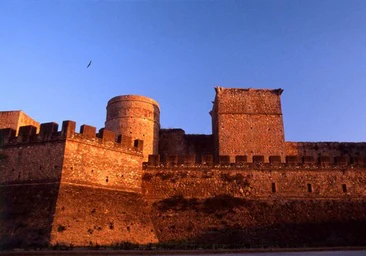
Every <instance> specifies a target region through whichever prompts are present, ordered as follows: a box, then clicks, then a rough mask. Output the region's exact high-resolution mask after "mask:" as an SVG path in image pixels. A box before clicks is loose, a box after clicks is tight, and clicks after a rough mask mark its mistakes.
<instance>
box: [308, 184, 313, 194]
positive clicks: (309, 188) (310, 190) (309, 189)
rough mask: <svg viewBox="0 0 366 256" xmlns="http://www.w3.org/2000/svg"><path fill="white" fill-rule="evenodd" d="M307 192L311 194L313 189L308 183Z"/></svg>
mask: <svg viewBox="0 0 366 256" xmlns="http://www.w3.org/2000/svg"><path fill="white" fill-rule="evenodd" d="M308 192H309V193H311V192H313V187H312V186H311V184H310V183H308Z"/></svg>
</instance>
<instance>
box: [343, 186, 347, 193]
mask: <svg viewBox="0 0 366 256" xmlns="http://www.w3.org/2000/svg"><path fill="white" fill-rule="evenodd" d="M342 190H343V192H344V193H347V185H346V184H342Z"/></svg>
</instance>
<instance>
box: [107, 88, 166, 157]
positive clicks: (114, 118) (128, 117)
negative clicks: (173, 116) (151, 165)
mask: <svg viewBox="0 0 366 256" xmlns="http://www.w3.org/2000/svg"><path fill="white" fill-rule="evenodd" d="M105 127H106V129H108V130H110V131H113V132H115V133H116V135H117V136H119V135H122V137H123V136H129V137H132V139H133V140H143V141H144V145H143V154H144V160H145V161H147V158H148V155H149V154H157V153H158V143H159V130H160V109H159V104H158V103H157V102H156V101H155V100H153V99H151V98H148V97H144V96H139V95H123V96H117V97H114V98H112V99H111V100H109V101H108V105H107V118H106V122H105Z"/></svg>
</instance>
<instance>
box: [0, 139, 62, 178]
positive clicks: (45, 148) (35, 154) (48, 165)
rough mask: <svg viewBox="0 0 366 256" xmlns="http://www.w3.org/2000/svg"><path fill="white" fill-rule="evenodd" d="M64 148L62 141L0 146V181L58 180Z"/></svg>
mask: <svg viewBox="0 0 366 256" xmlns="http://www.w3.org/2000/svg"><path fill="white" fill-rule="evenodd" d="M64 149H65V142H64V141H48V142H34V143H24V144H22V143H19V144H15V145H7V146H3V147H0V154H1V155H2V159H1V160H0V173H1V175H0V183H3V184H4V183H26V182H27V183H31V182H55V181H60V178H61V171H62V164H63V154H64Z"/></svg>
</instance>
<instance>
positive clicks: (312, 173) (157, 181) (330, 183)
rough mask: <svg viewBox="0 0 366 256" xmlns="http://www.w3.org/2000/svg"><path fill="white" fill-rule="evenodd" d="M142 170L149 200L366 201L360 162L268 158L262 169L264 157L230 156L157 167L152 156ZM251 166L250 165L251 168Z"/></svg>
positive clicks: (365, 171) (170, 160)
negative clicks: (232, 159) (222, 197)
mask: <svg viewBox="0 0 366 256" xmlns="http://www.w3.org/2000/svg"><path fill="white" fill-rule="evenodd" d="M149 159H150V161H149V162H148V163H145V165H144V167H145V168H144V174H143V193H144V195H145V196H146V197H149V198H158V199H162V198H169V197H174V196H183V197H188V198H207V197H214V196H219V195H230V196H233V197H240V198H249V199H258V198H262V199H276V198H292V199H293V198H301V199H314V198H318V199H321V198H328V199H331V198H342V199H347V198H361V197H364V196H366V188H365V187H364V184H365V182H366V166H365V164H364V163H363V162H361V160H360V159H357V162H356V158H355V159H353V163H351V161H350V160H347V159H345V158H336V160H335V162H336V163H331V162H330V159H329V158H325V157H323V158H319V159H318V160H317V161H315V160H314V158H312V157H303V158H302V159H299V158H298V157H296V156H289V157H287V158H286V159H287V162H286V163H281V162H280V157H279V156H277V157H275V156H273V157H270V159H271V163H264V159H263V156H254V157H253V160H252V161H251V163H247V162H245V161H244V159H246V157H245V156H237V162H236V163H230V161H229V157H228V156H220V162H219V163H218V164H214V163H213V161H212V156H206V159H205V161H202V162H201V163H197V162H195V156H183V157H181V160H182V161H183V162H180V160H179V157H177V156H170V157H168V158H167V161H165V162H160V161H159V156H156V155H155V156H150V158H149ZM253 161H254V163H253Z"/></svg>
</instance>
